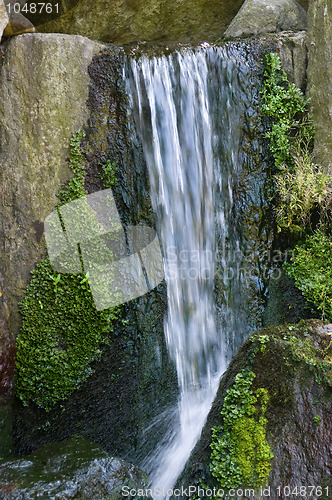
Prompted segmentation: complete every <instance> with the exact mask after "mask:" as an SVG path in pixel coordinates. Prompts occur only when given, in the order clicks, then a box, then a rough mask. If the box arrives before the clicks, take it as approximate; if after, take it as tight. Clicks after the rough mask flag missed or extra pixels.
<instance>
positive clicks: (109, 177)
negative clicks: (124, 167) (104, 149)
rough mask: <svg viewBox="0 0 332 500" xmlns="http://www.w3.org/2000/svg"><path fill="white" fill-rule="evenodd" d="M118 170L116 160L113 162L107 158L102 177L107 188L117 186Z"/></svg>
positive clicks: (103, 165)
mask: <svg viewBox="0 0 332 500" xmlns="http://www.w3.org/2000/svg"><path fill="white" fill-rule="evenodd" d="M116 172H117V164H116V162H113V163H111V160H107V161H106V163H104V164H102V173H101V175H100V177H101V178H102V180H103V181H104V186H105V188H106V189H107V188H111V187H112V186H115V184H116V183H117V178H116Z"/></svg>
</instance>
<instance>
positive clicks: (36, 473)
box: [0, 438, 148, 500]
mask: <svg viewBox="0 0 332 500" xmlns="http://www.w3.org/2000/svg"><path fill="white" fill-rule="evenodd" d="M147 482H148V478H147V476H146V475H145V474H144V472H142V471H141V470H140V469H138V468H137V467H135V466H134V465H131V464H128V463H126V462H124V461H123V460H119V459H117V458H113V457H110V456H109V455H107V453H106V452H105V451H103V450H102V448H100V447H99V446H97V445H96V444H94V443H92V442H90V441H86V440H83V439H79V438H74V439H71V440H69V441H63V442H62V443H54V444H51V445H45V446H42V447H41V448H40V449H39V450H37V451H36V452H35V453H34V454H33V455H29V456H25V457H23V458H19V459H10V460H6V461H5V460H0V498H6V499H7V500H19V499H25V500H30V499H31V500H33V499H35V498H39V497H41V498H59V499H60V498H61V499H62V500H66V499H70V498H76V499H78V498H79V499H81V500H89V499H91V498H95V499H98V500H107V499H108V500H109V499H110V498H112V499H113V500H116V499H119V500H120V499H121V498H123V495H122V488H123V487H126V488H125V489H126V490H129V489H133V490H136V491H137V490H139V489H141V490H142V489H146V487H147Z"/></svg>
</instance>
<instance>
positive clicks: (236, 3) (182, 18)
mask: <svg viewBox="0 0 332 500" xmlns="http://www.w3.org/2000/svg"><path fill="white" fill-rule="evenodd" d="M242 4H243V0H218V1H216V0H173V1H172V2H170V1H165V0H118V1H116V2H110V1H109V0H94V1H93V2H91V0H79V2H78V3H77V4H76V5H75V6H74V7H73V8H72V9H71V10H69V11H68V12H66V13H65V14H64V15H61V16H60V17H58V18H56V19H50V20H49V21H48V20H46V19H45V20H44V22H43V24H38V26H37V25H36V24H35V22H34V21H33V20H32V22H33V23H34V24H35V25H36V26H37V29H38V31H44V32H60V33H71V34H79V35H84V36H87V37H89V38H92V39H94V40H102V41H105V42H112V43H118V44H123V43H128V42H135V41H137V40H141V41H143V40H147V41H178V42H180V41H215V40H216V39H217V38H220V36H221V34H222V33H223V31H224V30H225V29H226V27H227V26H228V24H229V23H230V22H231V20H232V19H233V18H234V16H235V15H236V13H237V12H238V10H239V8H240V7H241V5H242Z"/></svg>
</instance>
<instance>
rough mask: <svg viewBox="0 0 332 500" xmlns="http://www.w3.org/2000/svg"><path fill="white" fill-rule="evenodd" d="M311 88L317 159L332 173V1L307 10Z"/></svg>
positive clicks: (313, 4) (318, 0) (322, 0)
mask: <svg viewBox="0 0 332 500" xmlns="http://www.w3.org/2000/svg"><path fill="white" fill-rule="evenodd" d="M308 50H309V56H308V90H309V96H310V97H311V109H312V113H313V118H314V122H315V125H316V139H315V154H316V159H317V162H318V163H320V164H321V165H323V166H324V167H325V168H326V169H327V170H329V173H330V174H331V175H332V134H331V130H332V88H331V81H332V4H331V2H330V1H329V0H316V1H311V2H310V5H309V10H308Z"/></svg>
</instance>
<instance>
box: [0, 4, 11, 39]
mask: <svg viewBox="0 0 332 500" xmlns="http://www.w3.org/2000/svg"><path fill="white" fill-rule="evenodd" d="M8 20H9V19H8V14H7V10H6V7H5V4H4V0H0V40H1V37H2V33H3V30H4V29H5V27H6V26H7V24H8Z"/></svg>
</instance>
